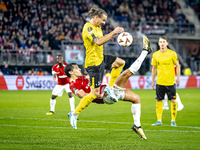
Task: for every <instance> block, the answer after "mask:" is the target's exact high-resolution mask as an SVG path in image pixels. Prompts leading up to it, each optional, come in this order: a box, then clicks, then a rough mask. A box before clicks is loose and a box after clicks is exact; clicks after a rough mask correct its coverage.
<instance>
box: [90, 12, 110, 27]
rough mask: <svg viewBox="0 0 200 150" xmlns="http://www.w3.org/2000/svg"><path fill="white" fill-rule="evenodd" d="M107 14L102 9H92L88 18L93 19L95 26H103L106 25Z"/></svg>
mask: <svg viewBox="0 0 200 150" xmlns="http://www.w3.org/2000/svg"><path fill="white" fill-rule="evenodd" d="M107 16H108V15H107V13H106V12H105V11H104V10H103V9H101V8H97V9H95V8H91V9H90V11H89V12H88V17H90V18H92V19H93V22H94V24H95V26H101V25H104V24H105V23H106V20H107Z"/></svg>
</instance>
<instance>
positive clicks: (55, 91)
mask: <svg viewBox="0 0 200 150" xmlns="http://www.w3.org/2000/svg"><path fill="white" fill-rule="evenodd" d="M64 91H66V92H67V93H69V92H72V91H71V90H70V88H69V84H65V85H56V86H55V87H54V89H53V91H52V95H56V96H62V94H63V92H64Z"/></svg>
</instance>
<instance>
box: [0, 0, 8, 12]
mask: <svg viewBox="0 0 200 150" xmlns="http://www.w3.org/2000/svg"><path fill="white" fill-rule="evenodd" d="M0 10H3V11H7V7H6V5H5V4H4V1H3V0H1V1H0Z"/></svg>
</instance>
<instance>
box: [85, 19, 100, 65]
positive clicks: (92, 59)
mask: <svg viewBox="0 0 200 150" xmlns="http://www.w3.org/2000/svg"><path fill="white" fill-rule="evenodd" d="M82 37H83V43H84V46H85V49H86V58H85V68H87V67H89V66H98V65H100V64H101V63H102V61H103V45H101V46H98V45H97V44H95V43H94V41H93V40H94V38H96V37H98V38H101V37H103V32H102V30H101V28H100V27H95V26H93V25H92V24H91V23H90V22H87V23H86V24H85V25H84V27H83V31H82Z"/></svg>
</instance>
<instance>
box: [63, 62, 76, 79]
mask: <svg viewBox="0 0 200 150" xmlns="http://www.w3.org/2000/svg"><path fill="white" fill-rule="evenodd" d="M73 65H77V64H76V63H70V64H68V65H66V66H65V69H64V71H65V74H66V75H67V76H68V77H69V78H71V75H70V73H69V72H70V71H73V69H74V66H73Z"/></svg>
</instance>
